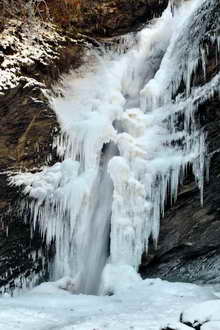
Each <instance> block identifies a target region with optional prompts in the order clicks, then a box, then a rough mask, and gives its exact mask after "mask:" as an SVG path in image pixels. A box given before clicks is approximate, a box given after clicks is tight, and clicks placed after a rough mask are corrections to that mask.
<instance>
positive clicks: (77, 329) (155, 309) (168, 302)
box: [0, 269, 220, 330]
mask: <svg viewBox="0 0 220 330" xmlns="http://www.w3.org/2000/svg"><path fill="white" fill-rule="evenodd" d="M124 270H125V269H124ZM111 281H112V282H111ZM111 281H110V282H111V283H110V282H108V283H105V285H107V286H109V290H112V291H114V295H111V296H88V295H81V294H80V295H74V294H72V293H71V292H70V291H71V280H68V279H63V280H59V281H58V282H50V283H43V284H41V285H40V286H38V287H36V288H35V289H33V290H31V291H29V292H26V293H23V294H22V295H20V296H17V297H14V298H11V297H8V296H5V297H2V298H0V329H1V330H15V329H16V330H50V329H51V330H52V329H53V330H55V329H56V330H58V329H59V330H61V329H62V330H131V329H132V330H159V329H161V328H163V327H164V326H166V325H167V324H174V325H175V327H177V326H178V327H177V328H176V329H187V327H186V326H185V327H184V325H181V323H179V319H180V314H181V312H182V311H183V310H185V309H189V308H192V311H193V310H194V311H195V310H196V311H198V308H197V307H193V306H194V304H196V303H197V304H198V303H203V302H205V301H208V300H213V299H217V296H215V294H214V291H213V289H212V288H204V287H199V286H196V285H194V284H188V283H169V282H166V281H162V280H160V279H147V280H141V279H140V277H139V276H138V275H137V274H136V273H135V272H134V271H133V270H132V269H130V270H129V269H126V272H125V271H124V272H123V269H122V271H121V272H120V273H118V274H115V277H114V276H112V277H111ZM67 288H68V290H70V291H68V290H67ZM219 301H220V300H219ZM219 301H217V302H219ZM206 304H207V305H206V308H205V310H204V309H203V311H204V313H206V312H208V308H209V307H208V306H209V305H210V306H211V307H210V308H212V309H213V304H214V303H211V304H210V303H206ZM195 306H196V305H195ZM204 306H205V305H204ZM218 307H219V308H220V305H219V303H218V305H216V308H217V309H218ZM193 308H194V309H193ZM187 313H188V314H187ZM187 313H186V315H185V317H186V318H187V316H188V315H190V317H191V318H192V313H191V314H190V312H189V311H188V312H187ZM219 315H220V313H219ZM215 320H216V318H213V322H212V324H211V322H210V326H211V325H213V323H214V322H215V325H217V327H216V328H210V329H215V330H218V329H220V326H219V324H218V322H216V321H215ZM205 326H206V328H204V329H209V328H207V326H208V323H206V324H205V325H204V327H205ZM218 326H219V327H218ZM174 329H175V328H174ZM189 329H190V328H189ZM202 329H203V327H202Z"/></svg>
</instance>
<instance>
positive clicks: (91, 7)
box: [78, 0, 168, 37]
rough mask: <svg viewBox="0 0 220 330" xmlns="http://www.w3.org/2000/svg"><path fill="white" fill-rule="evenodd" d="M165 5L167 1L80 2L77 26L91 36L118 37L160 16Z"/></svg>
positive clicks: (98, 0) (105, 0) (103, 0)
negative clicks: (79, 15)
mask: <svg viewBox="0 0 220 330" xmlns="http://www.w3.org/2000/svg"><path fill="white" fill-rule="evenodd" d="M167 4H168V1H167V0H157V1H155V0H147V1H146V0H95V1H84V0H82V1H81V12H82V13H83V14H82V15H81V20H79V23H78V26H79V28H80V29H82V30H83V31H84V33H88V34H90V35H91V34H92V35H93V36H99V37H104V36H105V37H106V36H114V35H119V34H123V33H127V32H130V31H131V29H132V30H134V29H135V28H138V27H140V25H141V23H146V21H149V20H151V19H152V18H154V17H156V16H157V17H158V16H160V14H161V13H162V12H163V10H164V9H165V8H166V7H167Z"/></svg>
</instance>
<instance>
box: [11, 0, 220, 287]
mask: <svg viewBox="0 0 220 330" xmlns="http://www.w3.org/2000/svg"><path fill="white" fill-rule="evenodd" d="M209 2H210V4H211V3H212V2H213V1H209ZM203 4H204V1H202V0H191V1H187V2H186V3H185V2H184V3H183V4H182V6H181V7H179V8H178V9H177V10H176V11H175V15H174V16H173V15H172V14H171V11H170V8H167V10H166V11H165V12H164V13H163V15H162V17H161V18H160V19H158V20H157V21H156V22H154V24H152V25H150V26H148V27H146V28H144V29H143V30H142V31H141V32H140V33H138V34H137V35H136V36H133V35H132V36H130V37H128V44H133V45H132V47H131V48H130V49H129V50H128V51H127V52H122V53H121V54H120V53H117V52H111V51H108V52H105V51H103V50H102V55H101V56H100V55H97V54H95V52H94V51H90V56H89V59H90V62H89V72H88V70H87V69H88V67H84V71H85V72H83V68H82V69H81V71H80V72H79V73H78V74H77V73H72V74H71V75H69V76H67V77H65V78H64V82H63V84H64V88H63V93H64V97H58V98H56V99H54V100H53V105H54V110H55V112H56V114H57V117H58V120H59V122H60V125H61V129H62V134H61V136H59V137H58V138H57V139H56V141H55V142H54V144H55V147H56V148H57V150H58V153H59V155H60V156H62V157H63V159H64V161H63V162H60V163H57V164H55V165H54V166H52V167H45V169H43V170H42V171H41V172H39V173H36V174H31V173H23V174H18V175H16V176H14V177H13V178H12V182H14V183H15V184H17V185H25V190H24V191H25V193H26V194H27V195H29V197H31V200H32V201H31V202H30V200H27V204H28V206H27V205H26V204H24V205H25V206H24V207H29V208H31V214H32V217H33V219H32V222H33V226H34V227H35V226H36V225H38V226H39V228H40V230H41V233H42V236H44V237H45V239H46V242H47V244H48V245H50V244H51V242H55V247H56V256H55V260H54V261H53V264H52V265H51V279H53V280H56V279H59V278H61V277H63V276H69V277H71V278H72V279H73V281H74V285H75V291H76V292H82V293H97V292H99V290H100V282H101V277H102V274H103V269H106V268H109V265H113V266H114V267H115V266H117V265H130V266H132V267H134V268H135V269H136V270H137V269H138V267H139V265H140V263H141V257H142V254H143V252H144V251H146V252H147V250H148V242H149V238H150V237H151V238H152V240H153V242H154V244H155V246H156V244H157V240H158V235H159V227H160V218H161V215H163V214H164V207H165V204H166V200H167V198H168V197H167V196H169V198H170V202H171V203H173V202H174V201H175V199H176V198H177V192H178V187H179V185H180V184H181V182H182V181H183V179H184V175H185V173H186V172H187V169H188V168H189V167H192V169H193V173H194V176H195V179H196V181H197V183H198V186H199V188H200V191H201V203H202V202H203V186H204V177H205V172H206V169H205V168H206V143H205V142H206V135H205V132H203V131H202V130H201V129H200V128H199V126H198V125H197V124H196V121H195V118H194V114H195V112H196V110H197V107H198V105H199V104H200V103H202V102H204V101H205V100H206V99H209V98H210V97H211V95H212V94H213V93H214V92H215V91H216V90H217V88H218V86H219V83H220V75H217V76H216V77H215V78H213V79H212V80H211V81H210V82H208V83H206V84H204V85H203V86H202V87H197V88H193V89H191V88H190V86H191V79H192V74H193V73H194V71H195V70H196V68H197V66H198V63H199V61H200V59H201V58H202V59H203V61H204V63H203V67H204V74H205V67H206V65H205V55H204V54H205V51H204V50H202V49H201V47H200V46H199V45H200V41H201V40H200V37H199V35H198V33H199V32H200V33H201V36H202V33H203V31H202V29H203V26H201V27H199V30H198V31H199V32H198V31H197V32H196V33H197V36H196V38H194V39H193V38H191V37H190V36H191V35H192V30H193V22H194V24H195V22H196V24H199V23H198V22H197V20H198V17H197V16H198V15H199V11H200V7H201V6H203ZM197 29H198V26H197ZM129 38H133V40H132V41H133V42H132V43H131V41H130V40H129ZM192 39H193V40H192ZM181 82H183V83H184V84H185V86H186V90H185V91H184V92H182V93H180V92H179V88H180V85H181ZM176 95H178V97H176ZM170 202H169V203H170ZM105 272H106V270H105V271H104V273H105Z"/></svg>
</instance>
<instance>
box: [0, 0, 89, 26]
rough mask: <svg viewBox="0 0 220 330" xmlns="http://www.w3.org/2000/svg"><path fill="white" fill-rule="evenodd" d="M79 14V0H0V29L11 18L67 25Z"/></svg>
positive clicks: (24, 21) (30, 22) (29, 21)
mask: <svg viewBox="0 0 220 330" xmlns="http://www.w3.org/2000/svg"><path fill="white" fill-rule="evenodd" d="M84 1H85V2H87V1H86V0H84ZM89 2H90V3H91V1H89ZM80 14H81V0H1V3H0V30H2V29H3V28H4V27H5V25H6V24H7V22H8V20H9V19H11V18H13V19H19V20H21V21H22V22H23V23H24V24H29V25H31V24H34V22H35V21H36V20H38V21H39V20H41V21H45V20H50V21H52V22H54V23H57V24H59V25H68V24H71V23H73V22H74V21H76V20H77V19H79V17H80Z"/></svg>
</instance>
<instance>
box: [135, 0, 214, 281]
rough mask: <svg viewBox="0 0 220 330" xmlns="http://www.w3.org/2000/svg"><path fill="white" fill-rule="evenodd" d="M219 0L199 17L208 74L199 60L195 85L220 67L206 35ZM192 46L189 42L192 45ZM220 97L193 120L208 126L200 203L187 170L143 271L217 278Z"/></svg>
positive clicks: (197, 278)
mask: <svg viewBox="0 0 220 330" xmlns="http://www.w3.org/2000/svg"><path fill="white" fill-rule="evenodd" d="M219 15H220V4H219V2H218V1H216V2H215V6H214V7H213V10H212V11H211V12H210V13H209V15H207V16H206V18H205V19H204V17H203V15H202V14H201V19H203V20H204V22H205V20H207V21H206V22H207V29H206V33H205V34H204V38H203V45H202V46H204V45H205V47H207V49H208V52H207V53H208V55H207V58H206V70H207V72H206V73H207V74H206V77H205V79H204V75H203V73H202V65H201V63H200V65H199V68H198V70H197V72H196V74H195V77H194V81H193V82H192V83H193V84H194V85H202V84H204V82H207V81H209V80H210V79H211V78H212V77H214V76H215V75H216V74H217V73H219V71H220V54H219V48H218V44H217V42H214V43H210V41H209V36H210V35H218V36H219ZM192 47H193V45H192ZM219 109H220V99H219V95H218V93H216V95H213V97H212V98H211V99H209V100H208V101H206V102H205V103H204V104H202V105H201V106H200V107H199V109H198V114H197V117H198V122H200V124H201V126H202V127H203V129H204V130H205V131H206V132H207V144H208V160H209V163H210V170H209V172H210V176H209V180H206V183H205V191H204V204H203V206H201V204H200V193H199V191H198V188H197V187H196V184H195V182H194V179H193V177H192V176H191V175H190V173H189V175H188V176H187V178H186V180H185V183H184V185H183V186H182V187H181V188H180V192H179V196H178V200H177V202H176V203H175V205H174V206H173V207H171V208H169V209H168V210H167V212H166V215H165V218H164V219H162V221H161V231H160V238H159V244H158V249H157V251H155V250H153V249H152V250H151V252H150V255H149V256H148V257H147V258H145V257H144V258H143V265H142V266H141V268H140V271H141V273H142V274H143V276H144V277H151V276H152V277H161V278H163V279H168V280H175V281H190V282H192V281H198V282H202V283H212V282H219V281H220V241H219V237H220V193H219V192H220V176H219V170H220V168H219V164H220V135H219V132H220V111H219Z"/></svg>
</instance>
